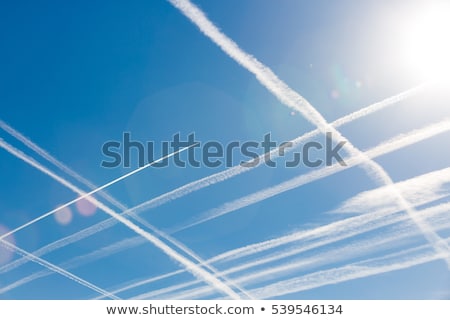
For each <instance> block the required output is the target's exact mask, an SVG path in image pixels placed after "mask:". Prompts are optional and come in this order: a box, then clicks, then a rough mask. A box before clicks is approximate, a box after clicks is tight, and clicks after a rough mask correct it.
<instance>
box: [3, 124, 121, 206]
mask: <svg viewBox="0 0 450 320" xmlns="http://www.w3.org/2000/svg"><path fill="white" fill-rule="evenodd" d="M0 128H1V129H3V130H4V131H6V132H7V133H9V134H10V135H11V136H13V137H14V138H16V139H17V140H19V141H20V142H21V143H23V144H24V145H25V146H27V147H28V148H30V149H31V150H33V151H34V152H36V153H37V154H38V155H39V156H41V157H42V158H44V159H45V160H47V161H48V162H50V163H51V164H52V165H54V166H55V167H57V168H58V169H59V170H61V171H62V172H64V173H65V174H67V175H69V176H70V177H72V178H74V179H75V180H77V181H78V182H80V183H82V184H84V185H85V186H87V187H88V188H89V189H91V190H93V189H96V188H97V186H96V185H95V184H93V183H92V182H91V181H89V180H87V179H86V178H84V177H83V176H81V175H80V174H78V173H77V172H75V171H74V170H73V169H71V168H69V167H68V166H67V165H65V164H64V163H62V162H61V161H59V160H58V159H56V158H55V157H54V156H53V155H51V154H50V153H49V152H47V151H46V150H44V149H42V148H41V147H40V146H38V145H37V144H36V143H34V142H33V141H31V140H30V139H29V138H27V137H25V136H24V135H23V134H22V133H20V132H19V131H17V130H16V129H14V128H13V127H11V126H10V125H9V124H7V123H6V122H4V121H3V120H0ZM98 194H99V195H100V196H102V197H103V198H104V199H105V200H107V201H109V202H110V203H111V204H113V205H115V206H116V207H117V208H119V209H121V210H126V209H127V208H126V207H124V206H123V205H122V204H121V203H120V202H119V201H117V200H116V199H114V198H113V197H112V196H111V195H109V194H108V193H107V192H106V191H104V190H101V191H99V192H98Z"/></svg>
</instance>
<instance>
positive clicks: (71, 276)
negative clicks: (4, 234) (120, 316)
mask: <svg viewBox="0 0 450 320" xmlns="http://www.w3.org/2000/svg"><path fill="white" fill-rule="evenodd" d="M0 243H1V244H2V245H3V246H5V247H6V248H7V249H9V250H11V251H13V252H15V253H18V254H20V255H21V256H24V257H26V258H27V259H29V260H31V261H33V262H35V263H37V264H39V265H41V266H43V267H44V268H47V269H48V270H51V271H54V272H56V273H59V274H60V275H62V276H64V277H66V278H68V279H70V280H72V281H74V282H77V283H78V284H81V285H82V286H84V287H86V288H89V289H91V290H94V291H96V292H97V293H100V294H102V295H105V296H107V297H109V298H111V299H114V300H120V298H119V297H117V296H115V295H113V294H111V293H109V292H107V291H105V290H103V289H101V288H99V287H97V286H95V285H93V284H92V283H90V282H88V281H86V280H83V279H81V278H80V277H77V276H76V275H74V274H72V273H70V272H69V271H66V270H64V269H62V268H60V267H58V266H56V265H54V264H52V263H50V262H48V261H46V260H44V259H41V258H39V257H36V256H34V255H32V254H31V253H29V252H27V251H25V250H23V249H21V248H19V247H17V246H15V245H14V244H12V243H10V242H8V241H5V240H3V239H1V240H0Z"/></svg>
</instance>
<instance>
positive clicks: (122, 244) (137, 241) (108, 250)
mask: <svg viewBox="0 0 450 320" xmlns="http://www.w3.org/2000/svg"><path fill="white" fill-rule="evenodd" d="M144 243H148V242H147V240H146V239H144V238H142V237H140V236H136V237H134V238H129V239H125V240H121V241H118V242H116V243H114V244H112V245H109V246H106V247H104V248H101V249H98V250H95V251H93V252H91V253H88V254H85V255H82V256H78V257H75V258H72V259H70V260H69V261H67V262H63V263H61V265H60V267H61V268H63V269H65V270H71V269H74V268H77V267H80V266H83V265H86V264H88V263H91V262H94V261H97V260H100V259H101V258H104V257H108V256H110V255H112V254H116V253H118V252H120V251H123V250H126V249H128V248H133V247H136V246H139V245H142V244H144ZM183 271H184V270H183ZM52 274H53V271H52V270H42V271H39V272H35V273H32V274H30V275H28V276H26V277H24V278H22V279H19V280H17V281H15V282H13V283H11V284H7V285H4V286H3V287H1V288H0V294H5V293H7V292H9V291H11V290H13V289H16V288H18V287H21V286H23V285H25V284H27V283H30V282H32V281H34V280H37V279H41V278H44V277H47V276H49V275H52ZM109 293H110V294H112V295H115V294H116V293H112V292H109Z"/></svg>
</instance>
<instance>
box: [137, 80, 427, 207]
mask: <svg viewBox="0 0 450 320" xmlns="http://www.w3.org/2000/svg"><path fill="white" fill-rule="evenodd" d="M427 86H428V85H427V84H421V85H418V86H416V87H413V88H411V89H408V90H406V91H403V92H401V93H399V94H396V95H394V96H391V97H389V98H386V99H384V100H382V101H379V102H376V103H373V104H371V105H369V106H367V107H364V108H362V109H360V110H358V111H355V112H353V113H350V114H348V115H346V116H344V117H341V118H339V119H337V120H335V121H334V122H332V123H331V125H332V126H333V127H335V128H339V127H341V126H343V125H345V124H348V123H350V122H353V121H355V120H357V119H360V118H363V117H366V116H368V115H370V114H372V113H374V112H377V111H380V110H382V109H385V108H387V107H389V106H392V105H394V104H395V103H398V102H400V101H402V100H405V99H407V98H410V97H412V96H414V95H416V94H418V93H420V92H422V91H423V90H424V89H425V88H427ZM318 134H320V131H319V130H318V129H315V130H312V131H310V132H307V133H305V134H303V135H301V136H299V137H297V138H295V139H293V140H291V141H289V142H288V143H289V144H291V146H290V147H289V148H286V149H284V154H288V153H290V152H292V151H293V150H295V148H296V147H298V146H300V145H301V144H302V143H303V142H305V141H308V140H309V139H312V138H313V137H314V136H316V135H318ZM280 156H281V153H280V146H278V147H276V148H274V149H272V150H271V151H270V152H267V153H265V154H262V155H260V156H259V157H258V158H256V159H254V160H251V161H249V162H248V163H251V165H248V166H247V165H241V164H239V165H236V166H234V167H231V168H228V169H226V170H223V171H221V172H218V173H215V174H212V175H209V176H207V177H204V178H202V179H199V180H196V181H193V182H190V183H188V184H185V185H183V186H181V187H179V188H176V189H174V190H172V191H169V192H166V193H164V194H162V195H160V196H157V197H155V198H153V199H150V200H148V201H145V202H143V203H142V204H140V205H138V206H136V207H134V208H133V209H132V210H133V211H135V212H142V211H145V210H149V209H153V208H156V207H159V206H161V205H163V204H165V203H168V202H170V201H173V200H176V199H178V198H181V197H184V196H186V195H188V194H190V193H192V192H195V191H198V190H201V189H203V188H206V187H209V186H212V185H214V184H216V183H219V182H223V181H225V180H228V179H230V178H232V177H234V176H237V175H239V174H241V173H244V172H247V171H250V170H253V169H255V168H257V167H259V166H260V165H262V164H263V163H264V159H266V158H267V157H270V159H276V158H278V157H280Z"/></svg>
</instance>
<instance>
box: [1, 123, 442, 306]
mask: <svg viewBox="0 0 450 320" xmlns="http://www.w3.org/2000/svg"><path fill="white" fill-rule="evenodd" d="M448 125H449V124H448V123H447V122H445V121H444V122H441V123H437V124H433V125H430V126H428V127H425V128H422V129H419V130H415V131H413V132H411V133H410V134H406V135H401V136H400V137H398V138H393V139H390V140H388V141H387V142H385V143H382V144H380V145H379V146H378V147H375V148H373V150H374V151H373V152H374V154H379V155H381V154H385V153H387V152H392V151H396V150H398V149H399V148H402V147H405V146H408V145H410V144H413V143H416V142H419V141H422V140H424V139H427V138H431V137H433V136H435V135H437V134H440V133H443V132H445V131H447V130H448ZM445 128H447V130H446V129H445ZM397 139H399V140H397ZM383 150H384V151H383ZM445 172H447V170H445V171H442V172H440V171H436V172H434V173H432V174H431V175H430V176H428V175H423V176H422V177H419V178H422V179H423V183H425V181H429V184H430V183H431V180H432V179H431V178H432V177H435V176H441V177H444V176H446V174H445ZM427 177H428V179H427ZM430 179H431V180H430ZM421 181H422V180H421ZM402 183H405V184H414V179H411V181H409V180H407V181H405V182H402ZM415 184H417V182H415ZM429 184H427V185H429ZM380 189H383V190H387V189H386V188H385V187H383V188H379V189H377V190H380ZM430 200H431V199H430ZM131 210H133V209H131ZM385 214H386V212H381V213H376V212H371V214H369V215H364V216H359V217H352V218H349V219H345V220H341V221H338V222H334V223H331V224H329V225H327V226H322V227H319V228H318V229H316V230H311V231H305V232H299V233H294V234H290V235H287V236H283V237H280V238H277V239H272V240H268V241H264V242H262V243H258V244H253V245H249V246H245V247H242V248H239V249H235V250H231V251H229V252H226V253H223V254H220V255H218V256H216V257H213V258H211V259H209V260H207V261H206V263H207V264H212V263H215V262H225V261H229V260H234V259H238V258H240V257H243V256H246V255H251V254H256V253H258V252H262V251H264V250H269V249H272V248H274V247H276V246H282V245H285V244H288V243H290V242H294V241H299V240H302V241H306V240H308V239H311V240H314V239H316V237H319V236H320V235H329V234H330V233H331V232H332V231H333V230H335V229H339V230H340V232H339V235H340V237H334V238H330V239H327V238H326V239H325V240H322V241H320V242H317V243H316V244H314V243H312V244H311V246H312V247H317V246H318V245H323V244H326V243H330V242H332V241H338V240H340V239H343V238H345V237H347V236H350V235H353V234H357V233H359V232H364V231H369V230H372V227H370V225H369V226H366V227H364V225H365V224H366V223H369V222H370V223H372V225H373V226H377V225H378V224H374V223H375V222H376V223H384V222H386V223H388V220H385V219H384V218H383V217H384V215H385ZM380 219H381V220H380ZM399 219H401V218H399ZM115 223H116V221H115V220H114V219H112V218H110V219H107V220H105V221H102V222H100V223H98V224H96V225H94V226H91V227H89V228H86V229H84V230H81V231H79V232H77V233H75V234H73V235H70V236H68V237H66V238H63V239H60V240H58V241H56V242H53V243H51V244H49V245H47V246H45V247H43V248H41V249H39V250H37V251H35V252H34V253H35V254H36V255H38V256H41V255H44V254H47V253H50V252H52V251H54V250H56V249H58V248H61V247H64V246H66V245H68V244H71V243H74V242H76V241H79V240H81V239H84V238H86V237H88V236H90V235H93V234H95V233H97V232H99V231H102V230H105V229H106V228H109V227H111V226H113V225H114V224H115ZM347 225H348V226H347ZM383 225H384V224H383ZM352 230H353V231H352ZM355 232H356V233H355ZM22 263H23V261H22ZM19 265H21V261H20V260H16V261H13V262H11V263H9V264H8V265H5V266H3V267H1V268H0V272H7V271H9V270H12V269H14V268H15V267H17V266H19ZM182 272H183V270H179V271H175V272H173V273H170V274H167V275H165V276H163V277H162V278H161V277H155V278H151V279H146V280H141V281H139V282H137V283H134V284H131V285H128V286H126V287H124V288H120V289H118V290H116V291H114V292H113V293H114V294H117V293H120V292H123V291H127V290H131V289H133V288H135V287H138V286H142V285H146V284H149V283H151V282H154V281H157V280H160V279H164V278H166V277H170V276H173V275H177V274H181V273H182ZM99 298H100V297H99Z"/></svg>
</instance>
